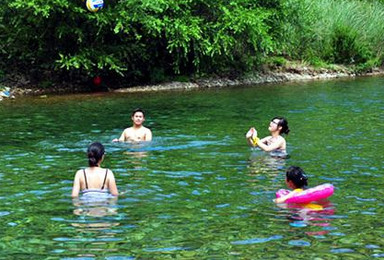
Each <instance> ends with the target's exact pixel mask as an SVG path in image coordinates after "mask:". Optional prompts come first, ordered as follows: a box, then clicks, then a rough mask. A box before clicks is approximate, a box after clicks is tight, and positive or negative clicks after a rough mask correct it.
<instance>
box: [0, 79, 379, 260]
mask: <svg viewBox="0 0 384 260" xmlns="http://www.w3.org/2000/svg"><path fill="white" fill-rule="evenodd" d="M383 100H384V78H358V79H352V80H337V81H323V82H306V83H290V84H284V85H265V86H254V87H243V88H234V89H211V90H203V91H187V92H183V91H175V92H166V93H164V92H162V93H153V94H148V93H146V94H92V95H71V96H48V97H47V98H40V97H25V98H17V99H15V100H11V101H9V100H6V101H3V102H1V103H0V115H1V125H2V131H1V133H0V145H1V147H2V152H1V153H0V159H1V162H2V167H1V170H0V180H1V183H2V189H1V191H0V198H1V202H0V220H1V229H0V258H1V259H109V260H111V259H114V260H115V259H170V258H178V259H258V258H260V259H261V258H262V259H275V258H283V257H285V258H287V257H288V256H294V257H295V258H301V259H314V258H315V257H320V258H321V259H339V258H340V259H366V258H375V257H377V258H379V257H384V238H383V236H384V224H383V219H384V207H383V204H384V203H383V195H384V191H383V185H384V178H383V168H384V167H383V151H384V142H383V126H384V124H383V122H384V111H383V110H384V103H383ZM136 107H142V108H144V109H145V110H146V111H147V121H146V125H147V126H148V127H150V128H151V129H152V131H153V134H154V140H153V142H151V143H150V144H145V145H128V144H115V143H111V140H112V139H113V138H115V137H118V136H119V135H120V133H121V131H122V130H123V129H124V128H125V127H128V126H129V125H130V124H131V121H130V116H129V114H130V111H131V110H132V109H134V108H136ZM276 115H282V116H285V117H287V119H288V121H289V125H290V128H291V133H290V134H289V136H287V142H288V152H289V154H290V158H288V159H285V160H284V159H275V158H271V157H270V156H269V155H267V154H264V153H263V152H261V151H257V150H256V151H253V150H252V149H250V148H249V147H247V145H246V142H245V139H244V135H245V133H246V132H247V130H248V128H249V127H250V126H255V127H256V128H257V129H258V132H259V135H260V136H265V135H267V134H268V129H267V128H268V124H269V120H270V119H271V118H272V117H274V116H276ZM93 141H100V142H102V143H104V144H105V146H106V150H107V155H106V159H105V161H104V163H103V166H104V167H108V168H110V169H112V170H113V171H114V173H115V176H116V179H117V185H118V188H119V191H120V192H121V193H123V195H122V196H120V197H119V198H118V199H117V200H116V199H110V200H107V201H94V202H89V201H84V200H82V199H78V200H72V199H71V197H70V192H71V186H72V181H73V177H74V173H75V171H76V170H77V169H79V168H82V167H85V166H87V159H86V155H85V151H86V147H87V145H88V144H89V143H91V142H93ZM290 165H298V166H301V167H302V168H303V169H304V170H305V171H306V172H307V174H308V176H309V183H310V185H311V186H315V185H318V184H321V183H325V182H329V183H332V184H334V186H335V187H336V190H335V194H334V196H332V197H330V198H329V200H328V201H327V202H324V204H323V205H322V209H321V210H314V209H311V208H303V207H288V206H285V207H284V206H280V207H279V206H277V205H276V204H274V203H273V202H272V199H273V198H274V196H275V191H276V190H278V189H279V188H285V187H284V185H285V183H284V173H285V169H286V168H287V167H288V166H290ZM320 258H319V259H320Z"/></svg>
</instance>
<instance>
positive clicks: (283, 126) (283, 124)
mask: <svg viewBox="0 0 384 260" xmlns="http://www.w3.org/2000/svg"><path fill="white" fill-rule="evenodd" d="M275 119H277V120H279V122H278V123H277V126H278V127H279V126H281V130H280V134H286V135H287V134H288V133H289V131H290V130H289V127H288V121H287V119H285V118H284V117H279V116H275V117H274V118H272V120H271V121H274V120H275Z"/></svg>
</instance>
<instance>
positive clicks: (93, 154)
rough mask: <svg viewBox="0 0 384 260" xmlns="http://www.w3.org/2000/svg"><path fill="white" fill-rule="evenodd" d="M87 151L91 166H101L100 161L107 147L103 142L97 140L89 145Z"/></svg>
mask: <svg viewBox="0 0 384 260" xmlns="http://www.w3.org/2000/svg"><path fill="white" fill-rule="evenodd" d="M87 153H88V165H89V167H95V166H99V163H100V161H101V159H102V158H103V155H104V154H105V149H104V146H103V145H102V144H101V143H99V142H95V143H92V144H91V145H90V146H89V147H88V151H87Z"/></svg>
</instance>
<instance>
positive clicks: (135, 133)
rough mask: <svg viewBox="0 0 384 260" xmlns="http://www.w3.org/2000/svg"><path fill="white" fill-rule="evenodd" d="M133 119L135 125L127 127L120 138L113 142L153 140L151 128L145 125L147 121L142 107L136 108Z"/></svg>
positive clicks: (132, 115)
mask: <svg viewBox="0 0 384 260" xmlns="http://www.w3.org/2000/svg"><path fill="white" fill-rule="evenodd" d="M131 119H132V122H133V125H132V126H131V127H128V128H126V129H125V130H124V131H123V133H122V134H121V136H120V138H119V139H117V138H115V139H113V140H112V142H141V141H151V140H152V132H151V130H150V129H148V128H146V127H144V126H143V123H144V121H145V114H144V111H143V110H142V109H140V108H138V109H135V110H134V111H133V112H132V114H131Z"/></svg>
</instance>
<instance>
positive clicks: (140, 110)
mask: <svg viewBox="0 0 384 260" xmlns="http://www.w3.org/2000/svg"><path fill="white" fill-rule="evenodd" d="M137 112H141V113H143V116H144V117H145V112H144V110H143V109H141V108H136V109H135V110H133V111H132V113H131V117H133V116H134V115H135V114H136V113H137Z"/></svg>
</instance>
